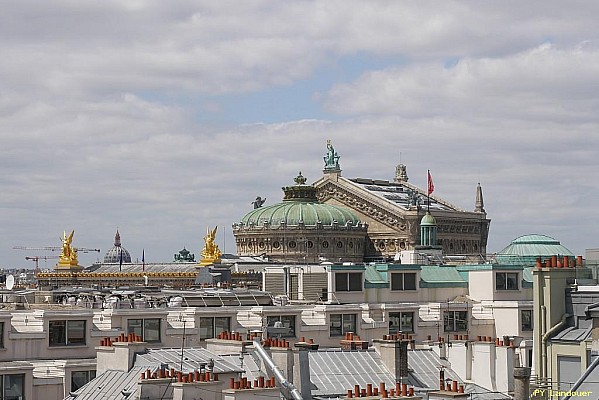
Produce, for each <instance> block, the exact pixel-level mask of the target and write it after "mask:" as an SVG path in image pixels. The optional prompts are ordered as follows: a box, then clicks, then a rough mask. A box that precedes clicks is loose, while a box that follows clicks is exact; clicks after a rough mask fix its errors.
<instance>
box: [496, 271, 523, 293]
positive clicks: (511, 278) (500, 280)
mask: <svg viewBox="0 0 599 400" xmlns="http://www.w3.org/2000/svg"><path fill="white" fill-rule="evenodd" d="M495 290H518V273H517V272H497V273H495Z"/></svg>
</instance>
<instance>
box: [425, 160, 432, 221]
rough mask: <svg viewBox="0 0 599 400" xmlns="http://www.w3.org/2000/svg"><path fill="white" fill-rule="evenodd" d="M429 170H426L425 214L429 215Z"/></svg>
mask: <svg viewBox="0 0 599 400" xmlns="http://www.w3.org/2000/svg"><path fill="white" fill-rule="evenodd" d="M430 181H431V170H430V169H427V170H426V212H427V213H430V211H431V184H430Z"/></svg>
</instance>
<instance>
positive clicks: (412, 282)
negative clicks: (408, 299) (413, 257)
mask: <svg viewBox="0 0 599 400" xmlns="http://www.w3.org/2000/svg"><path fill="white" fill-rule="evenodd" d="M391 290H416V273H415V272H404V273H392V274H391Z"/></svg>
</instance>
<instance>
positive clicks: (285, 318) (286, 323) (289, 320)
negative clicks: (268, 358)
mask: <svg viewBox="0 0 599 400" xmlns="http://www.w3.org/2000/svg"><path fill="white" fill-rule="evenodd" d="M276 322H280V323H281V324H282V325H283V326H282V327H284V328H288V329H289V330H288V331H287V332H286V333H282V334H276V335H273V336H281V337H295V315H277V316H274V315H273V316H268V317H266V324H267V326H269V327H274V326H275V323H276ZM277 325H278V324H277Z"/></svg>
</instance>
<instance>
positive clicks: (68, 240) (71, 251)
mask: <svg viewBox="0 0 599 400" xmlns="http://www.w3.org/2000/svg"><path fill="white" fill-rule="evenodd" d="M73 235H75V230H72V231H71V234H70V235H68V236H67V232H66V231H63V234H62V239H61V240H62V249H61V250H60V256H59V257H58V267H59V268H65V267H67V268H70V267H76V266H78V264H79V261H78V260H77V249H75V248H73V246H72V244H73Z"/></svg>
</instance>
